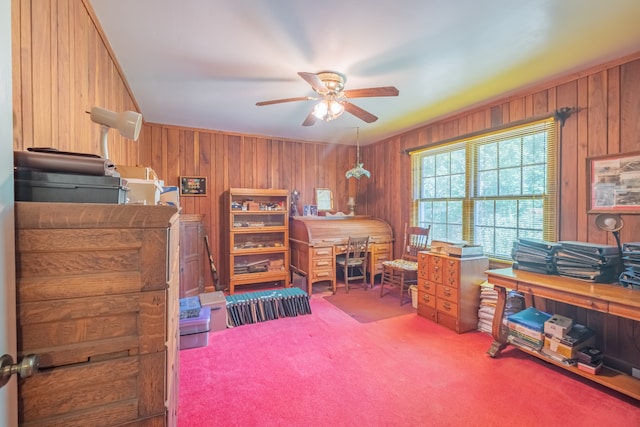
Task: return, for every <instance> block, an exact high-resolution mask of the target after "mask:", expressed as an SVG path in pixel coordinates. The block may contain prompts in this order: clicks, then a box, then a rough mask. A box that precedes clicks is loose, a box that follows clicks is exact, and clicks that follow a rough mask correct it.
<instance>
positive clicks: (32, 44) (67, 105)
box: [11, 0, 139, 164]
mask: <svg viewBox="0 0 640 427" xmlns="http://www.w3.org/2000/svg"><path fill="white" fill-rule="evenodd" d="M11 19H12V23H11V30H12V44H13V50H12V52H13V105H14V129H13V132H14V144H13V145H14V149H15V150H26V149H27V148H29V147H54V148H57V149H59V150H64V151H77V152H85V153H92V154H100V125H98V124H97V123H93V122H92V121H91V118H90V116H89V114H87V113H86V112H87V111H90V110H91V107H94V106H95V107H102V108H106V109H108V110H112V111H117V112H120V111H125V110H132V111H139V109H138V108H137V106H136V103H135V100H134V98H133V96H132V95H131V94H130V91H129V90H128V87H127V84H126V81H125V80H124V79H123V78H122V75H121V73H120V68H119V66H118V64H117V63H116V62H115V61H114V60H113V58H112V57H111V52H110V48H109V47H108V43H107V42H105V41H104V40H103V39H102V37H101V34H102V31H101V30H100V29H99V27H98V24H97V21H96V20H95V19H94V15H93V10H92V9H91V8H90V7H89V8H88V7H87V6H86V5H85V1H84V0H46V1H42V0H12V1H11ZM108 141H109V154H110V156H109V157H111V159H112V160H113V161H114V162H115V163H119V164H137V163H138V144H137V143H136V142H133V141H131V140H129V139H126V138H124V137H122V136H121V135H120V134H119V133H118V132H117V131H116V130H111V131H109V134H108Z"/></svg>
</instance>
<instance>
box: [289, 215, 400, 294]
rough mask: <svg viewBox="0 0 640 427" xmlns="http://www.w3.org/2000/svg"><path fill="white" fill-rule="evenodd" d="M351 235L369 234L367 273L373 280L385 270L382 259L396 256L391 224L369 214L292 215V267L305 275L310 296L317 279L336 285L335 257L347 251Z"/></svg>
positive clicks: (290, 241) (290, 239)
mask: <svg viewBox="0 0 640 427" xmlns="http://www.w3.org/2000/svg"><path fill="white" fill-rule="evenodd" d="M349 236H354V237H355V236H369V238H370V239H369V261H368V266H367V275H368V277H369V280H370V281H371V282H373V281H374V279H375V276H376V275H378V274H381V273H382V262H383V261H386V260H389V259H392V256H393V233H392V231H391V227H390V226H389V224H388V223H386V222H385V221H383V220H381V219H377V218H371V217H369V216H351V217H322V216H295V217H291V218H290V221H289V248H290V252H291V265H290V269H291V271H292V272H295V273H298V274H300V275H303V276H305V277H306V279H307V292H308V293H309V295H311V293H312V289H313V284H314V283H317V282H322V281H329V282H330V283H331V287H332V288H335V284H336V267H335V257H336V255H338V254H340V253H343V252H344V251H345V250H346V244H347V240H348V239H349Z"/></svg>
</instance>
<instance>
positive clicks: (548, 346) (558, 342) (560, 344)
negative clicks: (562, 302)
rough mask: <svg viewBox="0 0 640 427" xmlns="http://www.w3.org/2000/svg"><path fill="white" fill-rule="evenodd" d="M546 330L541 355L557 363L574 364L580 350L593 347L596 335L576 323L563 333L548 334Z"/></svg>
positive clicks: (591, 330)
mask: <svg viewBox="0 0 640 427" xmlns="http://www.w3.org/2000/svg"><path fill="white" fill-rule="evenodd" d="M564 319H567V318H564ZM569 320H571V319H569ZM547 330H548V329H547V328H545V335H544V347H542V353H543V354H544V355H545V356H548V357H550V358H552V359H554V360H557V361H559V362H563V363H567V364H574V363H575V362H576V361H577V359H578V353H579V352H580V350H582V349H584V348H586V347H593V346H594V345H595V341H596V334H595V332H594V331H593V329H590V328H588V327H586V326H584V325H580V324H578V323H575V324H572V325H571V326H570V329H568V331H567V332H565V333H561V332H560V331H559V330H557V331H556V332H553V333H550V332H547Z"/></svg>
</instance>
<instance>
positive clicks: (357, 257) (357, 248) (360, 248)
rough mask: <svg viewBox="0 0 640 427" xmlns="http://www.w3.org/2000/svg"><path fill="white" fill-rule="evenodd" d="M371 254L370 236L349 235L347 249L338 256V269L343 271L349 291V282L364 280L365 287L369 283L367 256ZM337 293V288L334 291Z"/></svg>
mask: <svg viewBox="0 0 640 427" xmlns="http://www.w3.org/2000/svg"><path fill="white" fill-rule="evenodd" d="M368 254H369V236H366V237H349V239H348V240H347V249H346V251H345V253H344V254H340V255H338V256H336V266H337V271H341V272H342V275H343V277H344V284H345V288H346V290H347V293H349V283H350V282H353V281H354V280H362V285H363V286H364V287H365V289H367V288H368V284H367V258H368ZM333 293H334V294H335V289H334V291H333Z"/></svg>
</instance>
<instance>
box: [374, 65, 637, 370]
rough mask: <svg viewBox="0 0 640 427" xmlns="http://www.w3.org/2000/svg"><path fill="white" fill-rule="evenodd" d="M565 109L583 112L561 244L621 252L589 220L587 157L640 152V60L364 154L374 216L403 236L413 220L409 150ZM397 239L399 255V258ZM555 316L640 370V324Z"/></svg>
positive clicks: (577, 314)
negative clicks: (588, 331)
mask: <svg viewBox="0 0 640 427" xmlns="http://www.w3.org/2000/svg"><path fill="white" fill-rule="evenodd" d="M562 107H576V108H577V109H578V112H577V113H575V114H573V115H571V116H570V117H569V119H568V120H567V121H566V123H565V125H564V127H563V128H562V129H561V134H560V148H559V155H560V164H559V177H558V179H559V180H558V182H559V184H560V196H559V199H560V200H559V206H560V220H559V227H558V230H559V240H578V241H585V242H594V243H606V244H612V245H615V244H616V242H615V239H614V238H613V236H612V235H611V233H608V232H604V231H602V230H599V229H598V228H597V227H596V225H595V216H596V215H595V214H590V213H588V207H587V203H588V198H587V194H588V185H587V180H588V178H587V172H586V166H587V158H588V157H592V156H599V155H604V154H615V153H625V152H632V151H638V150H640V119H639V118H640V53H638V54H636V55H633V56H631V57H628V58H624V59H621V60H619V61H616V62H615V63H610V64H603V65H601V66H599V67H597V68H594V69H591V70H585V71H583V72H581V73H580V74H578V75H576V76H573V77H571V78H566V79H563V81H561V82H557V83H556V84H550V85H547V86H546V87H543V88H538V89H536V90H531V91H526V92H523V93H522V94H520V95H517V96H513V97H510V98H508V99H504V100H501V101H499V102H495V103H491V104H488V105H486V106H484V107H480V108H475V109H473V110H470V111H468V112H465V113H463V114H459V115H456V116H455V117H451V118H448V119H445V120H440V121H437V122H435V123H432V124H429V125H426V126H423V127H420V128H418V129H415V130H412V131H409V132H406V133H404V134H402V135H398V136H395V137H393V138H390V139H388V140H385V141H380V142H378V143H376V144H374V145H369V146H366V147H364V149H363V160H364V162H365V164H366V165H367V168H368V169H369V170H371V172H372V178H371V179H370V180H365V181H363V183H366V189H365V194H366V197H367V200H368V202H369V204H368V208H369V213H370V214H371V215H373V216H376V217H379V218H383V219H385V220H386V221H388V222H389V223H390V224H391V226H392V228H393V230H394V232H395V233H396V236H397V235H398V232H399V231H400V230H402V225H403V224H404V222H405V221H406V220H407V219H408V218H409V216H410V200H411V170H410V169H411V162H410V158H409V156H408V155H406V154H404V150H405V149H410V148H412V147H421V146H424V145H428V144H437V143H438V142H439V141H445V140H449V139H451V138H456V137H460V136H464V135H467V134H471V133H475V132H480V131H483V130H489V129H491V128H493V127H496V126H501V125H506V124H509V123H514V122H518V121H521V120H526V119H530V118H535V117H540V116H543V115H548V114H549V113H552V112H554V111H555V110H557V109H559V108H562ZM621 216H622V218H623V220H624V223H625V225H624V228H623V229H622V230H621V232H620V238H621V241H622V242H637V241H640V215H638V214H636V215H633V214H628V215H621ZM400 244H401V242H399V241H398V240H396V242H395V253H396V254H398V253H400V248H399V245H400ZM547 309H548V310H551V311H555V312H557V313H560V314H565V315H567V316H569V317H572V318H573V319H575V320H576V321H577V322H579V323H582V324H587V325H589V326H591V327H593V328H594V329H596V331H598V332H599V336H603V335H602V333H603V332H605V331H606V333H607V336H608V338H607V340H606V341H605V340H603V339H599V341H598V345H599V346H600V348H601V349H602V350H603V351H604V353H605V354H607V356H608V357H609V358H610V360H611V363H615V364H616V366H618V367H619V368H620V369H623V370H625V371H627V372H630V366H632V365H633V366H636V367H637V366H640V324H639V323H638V322H632V321H630V320H626V319H622V318H619V317H615V316H608V315H607V316H605V315H602V314H600V313H597V312H594V311H590V310H585V309H580V308H576V307H573V306H565V305H561V304H558V303H552V302H550V303H549V305H548V306H547Z"/></svg>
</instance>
